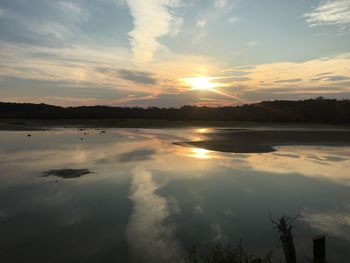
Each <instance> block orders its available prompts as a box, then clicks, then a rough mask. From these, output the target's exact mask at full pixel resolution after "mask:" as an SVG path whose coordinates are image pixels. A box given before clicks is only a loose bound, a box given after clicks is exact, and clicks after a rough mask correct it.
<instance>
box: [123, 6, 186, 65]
mask: <svg viewBox="0 0 350 263" xmlns="http://www.w3.org/2000/svg"><path fill="white" fill-rule="evenodd" d="M180 2H181V0H149V1H145V0H127V4H128V6H129V9H130V12H131V15H132V17H133V19H134V21H133V24H134V28H133V30H132V31H131V32H129V37H130V44H131V46H132V52H133V55H134V58H135V59H136V60H137V61H141V62H148V61H150V60H152V58H153V56H154V53H155V52H156V51H157V50H159V49H161V48H162V45H161V44H160V43H159V41H158V39H159V38H160V37H162V36H166V35H169V34H170V35H171V34H176V33H177V32H178V30H179V27H180V25H181V19H180V18H179V17H177V16H175V15H174V9H175V8H177V7H179V5H180Z"/></svg>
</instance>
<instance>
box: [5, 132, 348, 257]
mask: <svg viewBox="0 0 350 263" xmlns="http://www.w3.org/2000/svg"><path fill="white" fill-rule="evenodd" d="M105 131H106V132H105V133H103V132H101V130H97V129H88V130H86V131H80V130H79V129H56V130H51V131H35V132H20V131H17V132H11V131H6V132H0V145H1V148H0V233H1V235H0V261H1V262H35V261H36V262H180V261H181V260H182V259H183V256H184V254H185V251H186V249H188V248H189V247H191V246H192V245H193V244H196V245H198V246H199V247H201V248H207V247H210V246H211V245H213V244H215V243H216V242H222V243H229V244H232V245H236V244H238V243H239V242H240V239H243V244H244V246H245V247H246V249H247V250H249V251H250V252H252V253H254V254H256V255H263V254H266V253H267V252H269V251H270V250H273V251H274V255H275V256H274V259H275V260H276V262H278V261H277V259H280V257H281V247H280V245H279V243H278V234H277V233H276V232H275V230H274V229H273V226H272V224H271V222H270V220H269V217H268V215H269V213H271V214H272V215H273V216H275V217H278V216H281V215H282V214H284V213H285V214H289V215H297V214H299V215H300V219H299V220H297V221H296V227H295V229H294V233H295V243H296V249H297V253H298V257H299V259H300V262H306V258H305V257H306V256H308V257H311V256H312V237H313V236H315V235H318V234H320V233H326V234H327V255H328V259H329V262H335V263H336V262H345V261H344V259H349V258H350V159H349V157H350V148H349V147H327V146H310V145H309V146H301V145H300V146H298V145H293V146H282V147H278V148H277V151H275V152H268V153H249V154H247V153H246V154H244V153H240V154H238V153H222V152H215V151H208V150H205V149H200V148H191V147H183V146H181V145H174V142H181V141H199V140H202V139H203V138H205V137H206V133H207V132H210V130H207V129H158V130H152V129H107V130H105ZM29 133H30V134H31V137H28V136H27V135H28V134H29ZM84 133H86V135H84ZM61 169H66V170H63V171H70V170H68V169H72V171H89V173H87V172H86V173H81V175H82V176H66V177H60V176H55V173H51V174H49V176H43V174H45V172H46V174H47V172H48V171H60V170H61ZM81 169H88V170H81ZM90 171H91V172H92V173H90ZM58 174H59V173H58ZM77 174H78V175H80V173H76V174H75V175H77ZM56 175H57V173H56Z"/></svg>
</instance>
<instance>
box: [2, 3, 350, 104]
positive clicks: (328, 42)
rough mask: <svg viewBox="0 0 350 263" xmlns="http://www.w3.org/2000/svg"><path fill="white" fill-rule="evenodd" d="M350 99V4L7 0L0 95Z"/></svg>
mask: <svg viewBox="0 0 350 263" xmlns="http://www.w3.org/2000/svg"><path fill="white" fill-rule="evenodd" d="M317 96H324V97H327V98H350V0H333V1H331V0H329V1H324V0H322V1H319V0H1V1H0V101H9V102H35V103H41V102H43V103H49V104H56V105H64V106H68V105H96V104H101V105H115V106H117V105H120V106H145V107H147V106H159V107H178V106H182V105H189V104H193V105H208V106H221V105H237V104H242V103H251V102H256V101H261V100H273V99H304V98H315V97H317Z"/></svg>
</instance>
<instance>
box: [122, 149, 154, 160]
mask: <svg viewBox="0 0 350 263" xmlns="http://www.w3.org/2000/svg"><path fill="white" fill-rule="evenodd" d="M155 154H156V150H154V149H140V150H134V151H131V152H127V153H123V154H121V155H120V157H119V161H121V162H139V161H147V160H152V158H153V156H154V155H155Z"/></svg>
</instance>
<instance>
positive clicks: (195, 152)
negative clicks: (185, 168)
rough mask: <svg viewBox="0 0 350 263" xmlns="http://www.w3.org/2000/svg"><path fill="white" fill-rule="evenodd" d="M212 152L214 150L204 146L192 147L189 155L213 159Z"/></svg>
mask: <svg viewBox="0 0 350 263" xmlns="http://www.w3.org/2000/svg"><path fill="white" fill-rule="evenodd" d="M211 153H212V151H208V150H206V149H202V148H190V154H189V156H190V157H194V158H197V159H211V158H212V156H211Z"/></svg>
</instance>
